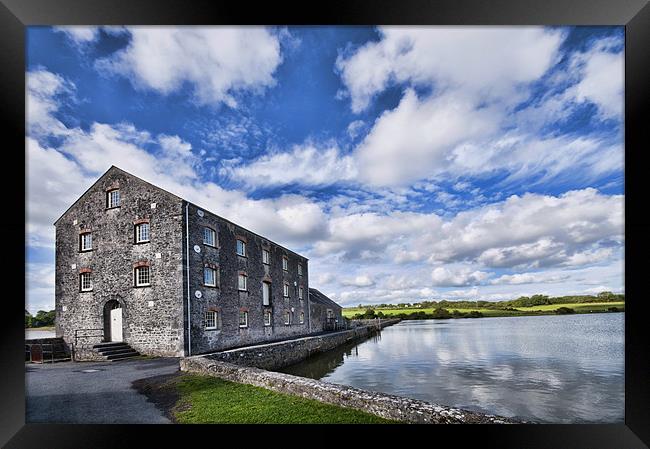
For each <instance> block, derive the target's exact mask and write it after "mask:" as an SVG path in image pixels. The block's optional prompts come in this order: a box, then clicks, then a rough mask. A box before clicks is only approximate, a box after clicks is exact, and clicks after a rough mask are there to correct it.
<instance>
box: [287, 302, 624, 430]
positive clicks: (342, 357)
mask: <svg viewBox="0 0 650 449" xmlns="http://www.w3.org/2000/svg"><path fill="white" fill-rule="evenodd" d="M624 316H625V314H624V313H598V314H593V315H586V314H585V315H570V316H541V317H539V316H537V317H517V318H481V319H455V320H425V321H403V322H401V323H399V324H396V325H393V326H390V327H387V328H385V329H384V330H383V331H382V332H381V335H378V336H376V337H373V338H371V339H370V340H366V341H364V342H361V343H358V344H349V345H347V346H344V347H339V348H337V349H335V350H333V351H330V352H328V353H324V354H319V355H316V356H313V357H311V358H310V359H308V360H305V361H304V362H302V363H299V364H297V365H294V366H291V367H288V368H285V369H284V370H283V371H284V372H287V373H291V374H296V375H299V376H304V377H311V378H313V379H321V380H324V381H327V382H332V383H337V384H344V385H351V386H353V387H358V388H363V389H367V390H374V391H380V392H384V393H391V394H397V395H400V396H407V397H411V398H415V399H422V400H425V401H429V402H434V403H438V404H444V405H449V406H455V407H460V408H465V409H469V410H475V411H479V412H484V413H491V414H497V415H502V416H509V417H515V418H520V419H526V420H531V421H537V422H554V423H584V422H599V423H622V422H623V419H624Z"/></svg>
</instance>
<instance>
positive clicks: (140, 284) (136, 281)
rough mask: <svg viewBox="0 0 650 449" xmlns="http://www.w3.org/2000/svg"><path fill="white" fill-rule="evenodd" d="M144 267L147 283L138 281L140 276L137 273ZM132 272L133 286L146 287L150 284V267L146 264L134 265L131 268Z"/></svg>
mask: <svg viewBox="0 0 650 449" xmlns="http://www.w3.org/2000/svg"><path fill="white" fill-rule="evenodd" d="M145 268H146V269H147V277H148V279H149V282H147V283H140V276H139V273H140V270H142V269H145ZM133 274H134V276H135V286H136V287H148V286H150V285H151V267H149V266H148V265H144V266H141V267H136V268H135V269H134V270H133Z"/></svg>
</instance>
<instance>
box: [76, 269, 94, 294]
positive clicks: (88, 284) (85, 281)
mask: <svg viewBox="0 0 650 449" xmlns="http://www.w3.org/2000/svg"><path fill="white" fill-rule="evenodd" d="M79 287H80V290H81V291H82V292H89V291H91V290H92V289H93V283H92V278H91V275H90V273H81V274H80V275H79Z"/></svg>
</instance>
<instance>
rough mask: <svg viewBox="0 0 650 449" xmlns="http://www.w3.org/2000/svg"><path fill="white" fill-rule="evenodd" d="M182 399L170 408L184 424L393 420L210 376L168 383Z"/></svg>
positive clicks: (350, 422) (183, 377)
mask: <svg viewBox="0 0 650 449" xmlns="http://www.w3.org/2000/svg"><path fill="white" fill-rule="evenodd" d="M166 388H174V389H175V390H176V394H178V395H179V399H178V401H177V402H176V405H175V406H174V407H173V408H172V409H171V414H172V416H173V418H174V420H175V421H176V422H178V423H183V424H207V423H220V424H240V423H246V424H253V423H255V424H267V423H268V424H294V423H295V424H373V423H377V424H380V423H393V422H394V421H389V420H386V419H383V418H380V417H378V416H375V415H371V414H369V413H364V412H361V411H357V410H352V409H347V408H343V407H337V406H335V405H331V404H324V403H321V402H318V401H315V400H311V399H305V398H300V397H297V396H291V395H287V394H282V393H276V392H274V391H270V390H266V389H264V388H259V387H254V386H252V385H244V384H239V383H234V382H228V381H225V380H222V379H218V378H215V377H208V376H199V375H192V374H183V375H181V376H178V378H176V379H174V381H172V382H169V383H168V384H167V385H166Z"/></svg>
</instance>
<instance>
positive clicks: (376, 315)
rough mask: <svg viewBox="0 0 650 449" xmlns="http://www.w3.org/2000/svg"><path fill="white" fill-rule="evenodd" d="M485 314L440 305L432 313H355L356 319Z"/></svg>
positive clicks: (478, 316) (435, 317)
mask: <svg viewBox="0 0 650 449" xmlns="http://www.w3.org/2000/svg"><path fill="white" fill-rule="evenodd" d="M482 316H483V314H482V313H481V312H478V311H476V310H472V311H471V312H459V311H458V310H454V311H453V312H450V311H449V310H447V309H444V308H442V307H438V308H436V309H434V310H433V311H432V312H431V313H426V312H424V311H417V312H411V313H406V312H402V313H397V314H390V315H384V312H382V311H381V310H380V311H379V312H377V311H375V309H370V308H367V309H366V310H365V312H363V313H357V314H356V315H354V317H353V318H354V319H355V320H372V319H375V318H401V319H403V320H431V319H446V318H481V317H482Z"/></svg>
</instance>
